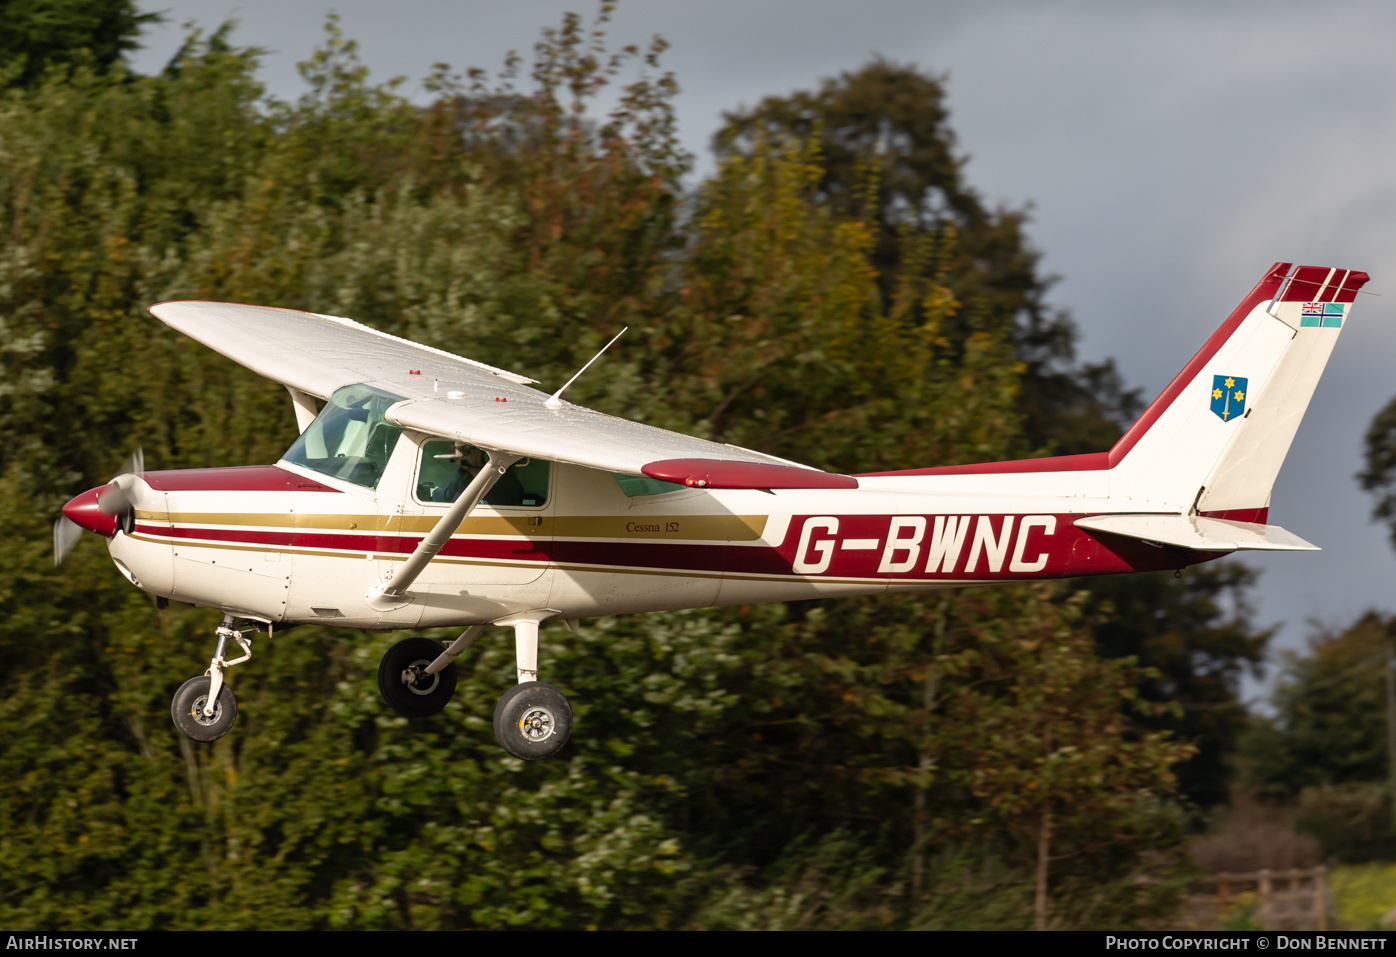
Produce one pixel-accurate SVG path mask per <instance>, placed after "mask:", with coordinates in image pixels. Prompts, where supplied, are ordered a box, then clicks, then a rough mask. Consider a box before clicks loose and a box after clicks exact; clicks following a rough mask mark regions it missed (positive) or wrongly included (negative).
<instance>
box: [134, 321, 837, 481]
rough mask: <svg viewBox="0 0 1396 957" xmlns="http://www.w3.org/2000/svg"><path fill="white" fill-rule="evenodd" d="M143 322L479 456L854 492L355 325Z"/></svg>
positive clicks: (815, 473)
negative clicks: (555, 399) (557, 400)
mask: <svg viewBox="0 0 1396 957" xmlns="http://www.w3.org/2000/svg"><path fill="white" fill-rule="evenodd" d="M150 313H151V315H153V316H155V318H157V319H159V320H160V321H161V322H163V323H165V324H166V325H167V326H169V327H170V328H172V329H175V330H177V331H179V332H182V333H184V334H185V335H187V336H189V337H190V338H191V339H194V340H195V341H197V342H200V343H202V344H203V345H206V346H208V347H209V348H210V349H212V350H213V351H215V352H218V353H220V354H222V355H224V356H227V357H228V358H229V359H232V360H233V361H234V362H237V363H239V364H240V365H243V366H246V367H247V368H248V369H251V370H252V371H253V372H256V373H258V374H260V375H263V376H266V377H267V378H268V379H272V380H274V381H276V382H279V383H281V384H282V385H284V386H287V387H288V388H291V389H295V390H298V391H301V392H305V393H309V394H310V395H314V396H317V397H319V398H321V399H327V398H329V396H330V395H331V394H332V393H333V392H334V391H335V390H336V389H339V388H342V387H343V386H346V385H355V384H360V383H362V384H365V385H369V386H373V387H374V388H378V389H382V390H383V391H385V392H390V393H393V394H394V395H400V396H402V397H403V400H404V401H402V402H399V403H397V404H395V405H393V406H392V407H391V408H390V409H389V410H388V413H387V418H388V420H389V421H390V422H393V423H394V424H396V425H399V426H402V427H403V428H408V429H415V430H418V431H422V432H428V433H431V434H433V435H441V436H446V437H449V438H453V439H459V440H461V441H463V442H468V443H470V444H471V445H476V446H479V447H481V448H485V449H495V450H500V451H506V452H512V453H516V454H518V455H525V456H537V457H538V458H543V459H550V460H552V461H556V462H568V463H571V464H574V465H582V466H586V467H587V468H595V469H604V470H607V471H612V472H621V473H626V474H630V475H648V476H650V477H651V478H657V479H662V480H664V481H669V482H679V483H684V484H687V485H692V486H697V487H704V488H765V489H771V488H856V487H857V484H858V482H857V480H856V479H854V478H851V477H848V476H843V475H833V474H830V473H828V472H823V471H820V470H818V469H813V468H808V467H806V466H801V465H797V464H795V463H793V462H787V461H785V460H784V459H778V458H775V457H774V456H769V455H763V454H762V453H760V452H753V451H751V450H749V449H743V448H738V447H737V446H733V445H722V444H720V443H717V442H710V441H707V440H705V439H698V438H694V437H692V436H688V435H681V434H679V433H677V432H670V431H668V430H666V429H660V428H656V427H654V426H650V425H644V424H642V423H639V422H631V421H629V420H627V419H619V418H616V417H615V416H610V415H605V414H604V413H601V412H596V411H593V410H591V409H587V408H584V407H582V406H579V405H573V404H572V403H570V402H562V403H561V405H560V406H558V407H555V408H550V407H549V406H548V405H546V404H545V402H546V400H547V398H548V397H547V396H546V395H545V394H543V393H542V392H540V391H538V390H537V389H532V388H530V387H529V384H530V383H533V382H536V381H537V380H535V379H530V378H528V377H527V376H522V375H517V374H515V373H513V372H508V371H506V370H504V369H497V368H495V367H494V366H489V365H485V364H484V363H481V362H475V361H473V360H471V359H465V358H462V357H460V356H456V355H452V354H451V353H449V352H443V351H442V350H440V349H433V348H431V347H429V346H423V345H419V344H417V343H415V342H411V341H409V340H407V339H401V338H399V337H397V336H392V335H388V334H387V333H385V332H379V331H378V330H376V329H372V328H370V327H368V326H365V325H362V324H361V323H357V322H354V321H353V320H352V319H342V318H339V317H336V316H325V315H320V314H318V313H312V312H301V311H299V310H295V309H281V308H276V307H271V306H249V305H239V304H236V303H225V302H163V303H159V304H158V305H154V306H151V307H150Z"/></svg>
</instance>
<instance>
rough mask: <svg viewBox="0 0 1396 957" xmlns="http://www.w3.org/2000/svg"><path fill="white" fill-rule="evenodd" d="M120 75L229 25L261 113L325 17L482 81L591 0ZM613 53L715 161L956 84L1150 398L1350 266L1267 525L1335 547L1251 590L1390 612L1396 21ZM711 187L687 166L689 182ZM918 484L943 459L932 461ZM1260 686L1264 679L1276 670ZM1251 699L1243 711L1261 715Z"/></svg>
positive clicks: (1266, 14)
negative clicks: (912, 72)
mask: <svg viewBox="0 0 1396 957" xmlns="http://www.w3.org/2000/svg"><path fill="white" fill-rule="evenodd" d="M140 6H141V7H142V8H143V9H145V10H161V11H165V12H166V15H167V18H168V20H167V23H166V24H165V25H163V26H161V27H156V28H153V29H151V30H150V31H148V32H147V34H146V36H145V44H146V47H145V49H144V50H142V51H141V52H140V53H138V54H137V55H136V57H135V63H136V66H137V68H138V69H142V70H147V71H154V70H157V69H159V68H160V67H161V66H163V65H164V64H165V62H166V61H167V60H168V59H169V57H170V55H171V54H172V53H173V52H174V50H175V49H176V47H177V46H178V44H179V41H180V39H181V37H182V36H183V32H184V31H183V24H184V23H185V22H186V21H190V20H192V21H196V22H198V23H199V24H200V25H202V26H205V27H213V26H216V25H217V24H219V23H221V22H223V21H224V20H227V19H230V18H233V19H237V20H239V21H240V24H241V26H240V28H239V29H238V31H237V32H236V33H235V34H234V40H235V41H236V42H238V43H240V44H245V45H254V46H260V47H264V48H265V49H266V50H267V51H268V54H267V56H266V58H265V61H264V64H265V65H264V71H263V78H264V81H265V82H266V84H267V86H268V89H269V91H270V92H271V93H273V94H274V95H277V96H280V97H283V98H293V97H295V96H297V95H299V93H300V92H301V91H302V90H303V87H302V85H301V83H300V80H299V77H298V75H297V73H296V70H295V64H296V62H297V61H299V60H302V59H304V58H305V57H306V56H307V54H308V53H309V52H310V51H311V50H312V49H313V48H314V47H315V46H316V45H317V44H319V43H320V42H321V38H322V36H323V25H324V21H325V16H326V14H327V13H328V12H329V11H331V10H336V11H338V12H339V14H340V15H341V17H342V23H343V29H344V32H345V33H346V35H347V36H349V37H351V38H354V39H357V40H358V41H359V43H360V47H361V53H362V56H363V59H364V61H365V63H367V65H368V66H369V67H370V68H371V70H372V72H373V76H374V77H376V78H379V79H386V78H388V77H391V76H397V75H401V76H405V77H408V78H409V81H410V82H409V83H408V85H407V86H406V87H405V88H404V92H408V93H409V94H412V95H415V96H417V97H422V96H423V94H422V92H421V87H420V83H419V82H418V81H419V80H420V79H421V78H422V77H423V76H425V75H426V74H427V72H428V70H429V68H430V66H431V64H433V63H436V62H446V63H450V64H452V65H453V66H455V67H458V68H463V67H467V66H482V67H487V68H494V67H497V66H498V65H499V64H500V63H501V61H502V60H503V58H504V55H505V53H506V52H507V51H509V50H511V49H516V50H519V51H520V52H522V53H524V54H527V53H528V52H529V51H530V49H531V47H532V44H533V42H534V40H535V39H536V38H537V36H538V31H539V29H540V28H542V27H543V26H546V25H554V24H557V23H558V22H560V19H561V15H562V13H563V12H564V11H566V10H569V9H571V10H576V11H578V12H581V13H583V14H586V15H588V16H590V14H591V13H592V12H593V10H594V5H592V4H591V3H589V2H583V0H573V2H570V3H566V2H554V0H513V2H505V0H455V2H447V0H395V2H393V3H385V2H367V0H353V2H346V0H341V2H338V3H327V2H322V0H297V2H295V3H286V2H285V0H279V2H270V0H241V2H231V0H184V2H171V0H166V2H149V0H140ZM611 34H612V36H613V37H614V39H615V40H616V41H617V42H618V43H626V42H640V43H643V42H646V41H647V40H648V39H649V37H651V36H652V35H654V34H660V35H662V36H664V37H665V38H666V39H667V40H668V41H669V42H670V43H671V44H672V47H671V49H670V51H669V52H668V53H667V54H666V55H665V64H666V65H667V67H668V68H669V69H672V70H673V71H674V72H675V74H676V75H677V78H678V81H679V83H680V85H681V87H682V89H683V93H682V95H681V97H680V99H679V119H680V123H681V129H682V135H683V138H684V141H685V142H686V143H687V145H688V147H689V149H690V150H692V151H693V152H695V153H698V154H700V156H702V154H705V152H706V144H707V142H708V138H709V137H710V135H711V134H712V132H713V131H714V130H715V129H716V127H717V125H718V123H719V122H720V116H721V113H722V111H724V110H730V109H733V108H734V107H736V106H738V105H740V104H752V103H755V102H756V101H757V100H759V99H760V98H761V97H763V96H765V95H768V94H773V93H774V94H780V93H787V92H790V91H792V90H796V89H804V88H809V87H811V86H813V85H815V84H816V83H817V82H818V81H819V80H820V79H821V78H823V77H827V76H832V75H835V74H837V73H838V72H840V71H842V70H852V69H856V68H857V67H859V66H860V65H862V64H863V63H865V62H866V61H867V60H868V59H869V58H870V57H872V56H873V55H874V54H881V55H883V56H885V57H887V58H889V59H893V60H896V61H899V62H906V63H914V64H916V65H918V66H920V67H922V68H924V69H926V70H928V71H931V72H934V73H937V74H946V75H947V76H948V82H947V85H948V90H949V105H950V108H951V111H952V120H951V122H952V125H953V127H954V129H955V130H956V131H957V133H958V136H959V143H960V149H961V151H962V153H963V154H965V155H966V156H968V157H969V163H968V166H967V170H966V174H967V177H968V180H969V182H970V183H971V184H973V185H974V186H975V187H976V188H977V189H979V191H980V192H981V193H982V194H983V195H984V196H985V197H986V198H987V199H988V200H989V201H990V202H991V203H1002V204H1007V205H1009V206H1022V205H1024V204H1026V203H1031V204H1032V207H1033V210H1034V214H1033V224H1032V226H1031V229H1030V232H1031V236H1032V238H1033V241H1034V242H1035V243H1036V245H1037V246H1038V247H1039V248H1040V249H1041V250H1042V252H1043V262H1044V264H1045V268H1046V271H1048V272H1049V273H1053V274H1056V275H1058V276H1060V277H1061V281H1060V282H1059V284H1058V285H1057V286H1056V287H1055V290H1054V292H1053V295H1052V301H1053V302H1054V303H1055V304H1056V305H1057V306H1060V307H1062V308H1065V309H1067V310H1069V311H1070V312H1071V314H1072V315H1073V316H1074V317H1075V319H1076V322H1077V324H1078V325H1079V327H1080V330H1081V341H1080V344H1079V345H1080V353H1081V355H1082V357H1083V358H1087V359H1100V358H1104V357H1106V356H1113V357H1114V358H1115V359H1116V361H1117V362H1118V363H1119V365H1120V368H1121V370H1122V371H1123V373H1124V375H1125V377H1126V379H1127V381H1128V382H1129V383H1130V384H1132V385H1137V386H1142V387H1143V388H1144V390H1145V392H1146V393H1147V395H1148V398H1152V397H1153V395H1155V394H1156V393H1157V392H1158V391H1159V390H1160V389H1162V388H1163V386H1164V385H1166V384H1167V383H1168V380H1169V379H1171V378H1172V376H1173V375H1174V373H1176V372H1177V371H1178V370H1179V369H1180V368H1182V366H1183V364H1184V363H1185V362H1186V361H1187V359H1188V358H1189V357H1190V356H1191V355H1192V353H1193V352H1194V351H1196V349H1197V348H1198V347H1199V346H1200V345H1201V344H1202V342H1203V341H1204V340H1205V339H1206V338H1207V336H1208V335H1209V334H1210V333H1211V332H1212V330H1213V329H1215V328H1216V326H1217V325H1219V324H1220V322H1221V321H1222V319H1224V318H1225V317H1226V315H1227V314H1228V313H1229V312H1230V311H1231V309H1232V307H1233V306H1235V304H1236V303H1237V302H1238V301H1239V300H1240V298H1241V297H1242V296H1243V295H1244V294H1245V293H1246V292H1247V291H1248V290H1249V289H1250V287H1251V286H1252V285H1253V284H1254V283H1255V282H1256V281H1257V280H1258V279H1259V278H1260V276H1261V275H1262V273H1263V272H1264V270H1265V269H1266V268H1267V267H1268V266H1269V265H1270V264H1271V263H1273V262H1275V261H1276V260H1287V261H1294V262H1298V263H1312V264H1316V265H1332V266H1339V267H1348V268H1357V269H1365V270H1367V271H1368V272H1369V273H1371V274H1372V276H1373V282H1372V283H1371V284H1370V285H1369V286H1368V289H1369V290H1370V291H1372V292H1374V293H1377V294H1379V296H1385V298H1379V297H1378V296H1359V297H1358V298H1359V302H1358V303H1357V304H1356V307H1355V310H1354V314H1353V316H1352V318H1351V320H1350V321H1349V323H1348V326H1347V328H1346V329H1345V331H1344V333H1343V336H1342V339H1341V340H1340V341H1339V343H1338V346H1337V349H1336V351H1335V352H1334V355H1333V359H1332V361H1331V362H1330V364H1329V366H1328V371H1327V373H1326V374H1325V376H1324V379H1323V381H1322V382H1321V383H1320V385H1319V389H1318V393H1317V395H1316V396H1315V399H1314V402H1313V404H1312V405H1311V406H1310V409H1309V413H1308V415H1307V417H1306V418H1305V421H1304V424H1303V426H1302V427H1301V429H1300V431H1299V435H1298V437H1297V439H1296V440H1295V443H1294V447H1293V448H1292V449H1291V451H1290V456H1289V460H1288V462H1287V463H1286V466H1285V469H1284V470H1283V471H1282V472H1281V473H1280V478H1279V482H1278V484H1277V485H1276V487H1275V491H1274V496H1273V499H1272V503H1271V511H1270V520H1271V521H1272V522H1274V523H1276V524H1279V525H1283V526H1284V527H1286V528H1288V529H1290V530H1291V531H1293V532H1295V533H1297V534H1299V535H1301V536H1303V537H1304V538H1307V539H1309V540H1310V541H1313V542H1315V543H1316V544H1319V545H1321V546H1323V548H1324V551H1323V552H1322V553H1318V554H1301V555H1278V556H1271V557H1266V558H1263V559H1260V560H1257V561H1254V562H1253V564H1254V565H1256V566H1257V567H1259V568H1262V569H1263V574H1262V575H1261V579H1260V585H1259V587H1258V589H1257V591H1256V593H1255V604H1256V606H1257V612H1258V617H1259V619H1260V620H1261V621H1262V622H1265V623H1267V624H1275V625H1279V626H1281V630H1280V632H1279V635H1278V638H1277V640H1276V642H1275V644H1276V646H1277V647H1282V648H1283V647H1288V648H1297V647H1302V646H1303V644H1304V641H1305V639H1306V637H1307V636H1308V635H1309V634H1310V633H1311V626H1310V625H1309V624H1308V623H1307V622H1309V621H1311V620H1313V621H1317V622H1320V623H1321V624H1322V625H1323V626H1325V627H1329V628H1339V627H1342V626H1343V625H1345V624H1346V623H1348V622H1350V621H1351V620H1352V619H1353V618H1354V617H1356V616H1357V615H1358V614H1360V613H1361V612H1362V611H1364V610H1365V609H1367V608H1378V609H1381V610H1385V611H1390V610H1392V609H1394V608H1396V596H1393V595H1392V585H1393V583H1396V558H1394V557H1393V553H1392V550H1391V549H1390V547H1389V546H1388V544H1387V541H1386V535H1385V532H1384V530H1383V529H1382V528H1379V527H1377V526H1374V525H1372V524H1371V522H1370V521H1369V519H1368V513H1369V509H1370V500H1369V499H1368V498H1367V496H1366V495H1365V494H1364V493H1363V492H1362V491H1361V490H1360V489H1359V488H1358V486H1357V484H1356V482H1355V481H1354V480H1353V478H1352V476H1353V474H1354V473H1355V472H1357V471H1358V469H1359V468H1360V467H1361V461H1360V453H1361V440H1362V434H1363V432H1364V430H1365V429H1366V426H1367V424H1368V422H1369V421H1370V420H1371V418H1372V416H1373V414H1374V413H1375V412H1376V411H1377V410H1378V409H1379V408H1380V407H1381V406H1382V405H1383V404H1384V403H1385V402H1386V401H1387V399H1389V398H1390V397H1391V396H1392V395H1393V394H1396V375H1393V374H1392V360H1393V357H1396V315H1394V314H1393V313H1396V284H1390V283H1388V282H1386V280H1388V279H1389V278H1390V277H1393V276H1396V263H1393V262H1392V260H1393V259H1396V216H1393V213H1396V164H1393V162H1392V159H1391V158H1392V156H1393V147H1394V146H1396V56H1393V55H1392V52H1391V41H1392V40H1393V38H1396V4H1381V3H1362V2H1352V3H1342V2H1329V3H1323V4H1317V3H1285V2H1273V0H1272V2H1268V3H1246V2H1237V0H1232V2H1230V3H1227V4H1214V3H1203V2H1197V3H1187V2H1177V3H1172V4H1167V5H1164V4H1147V5H1146V4H1120V3H1106V2H1100V3H1051V2H1025V3H1014V2H1007V0H1005V2H984V0H979V2H973V3H969V2H954V3H935V2H928V0H858V2H856V3H855V2H848V0H846V2H827V0H761V2H752V0H741V2H734V0H704V2H702V3H694V2H692V0H685V2H679V0H631V2H628V3H626V2H623V3H622V4H621V6H620V8H619V9H618V11H617V13H616V16H615V19H614V23H613V27H612V30H611ZM700 168H701V167H700ZM926 464H928V465H931V464H935V463H926ZM1271 670H1272V675H1273V671H1274V669H1273V668H1272V669H1271ZM1255 691H1256V689H1255V688H1254V687H1251V688H1250V693H1252V694H1254V693H1255Z"/></svg>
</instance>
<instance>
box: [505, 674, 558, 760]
mask: <svg viewBox="0 0 1396 957" xmlns="http://www.w3.org/2000/svg"><path fill="white" fill-rule="evenodd" d="M571 733H572V706H571V705H570V704H568V703H567V699H566V698H565V697H563V694H562V692H561V691H558V690H557V689H556V688H554V687H553V686H552V685H550V684H547V683H546V682H543V681H525V682H524V683H523V684H518V685H514V687H512V688H510V689H509V690H508V691H506V692H504V694H503V696H502V697H500V699H499V704H497V705H495V709H494V736H495V737H496V738H497V739H499V746H500V747H501V748H503V749H504V750H505V751H508V752H509V753H510V754H512V755H513V756H514V757H516V758H523V759H524V760H525V761H537V760H539V759H541V758H550V757H552V756H553V755H554V754H557V753H558V752H559V751H561V750H562V746H563V745H564V744H566V743H567V738H568V736H569V735H571Z"/></svg>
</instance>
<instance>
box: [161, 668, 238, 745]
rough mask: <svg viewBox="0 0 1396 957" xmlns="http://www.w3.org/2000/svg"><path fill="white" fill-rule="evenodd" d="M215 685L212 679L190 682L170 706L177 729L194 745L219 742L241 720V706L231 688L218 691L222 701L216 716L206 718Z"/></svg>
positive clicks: (195, 679) (200, 676)
mask: <svg viewBox="0 0 1396 957" xmlns="http://www.w3.org/2000/svg"><path fill="white" fill-rule="evenodd" d="M212 683H213V681H212V679H211V678H209V676H208V675H199V677H197V678H190V679H189V680H188V681H186V682H184V684H182V685H180V686H179V690H178V691H176V692H175V696H174V701H173V702H171V704H170V717H172V718H173V719H174V724H175V727H176V728H178V729H179V733H180V734H182V735H184V736H185V737H186V738H188V739H190V740H191V741H217V740H218V739H219V738H221V737H223V735H225V734H227V733H228V732H229V731H230V730H232V727H233V722H234V721H236V720H237V716H238V703H237V701H236V700H234V698H233V693H232V692H231V691H229V690H228V686H227V685H224V686H223V687H222V688H220V689H218V701H217V702H216V703H215V704H214V706H213V714H212V716H209V715H205V714H204V706H205V705H206V704H207V703H208V691H209V687H210V685H212Z"/></svg>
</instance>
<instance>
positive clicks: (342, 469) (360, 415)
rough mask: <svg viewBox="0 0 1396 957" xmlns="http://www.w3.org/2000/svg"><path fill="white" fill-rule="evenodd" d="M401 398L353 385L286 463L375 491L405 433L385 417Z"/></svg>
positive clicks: (338, 396) (300, 440)
mask: <svg viewBox="0 0 1396 957" xmlns="http://www.w3.org/2000/svg"><path fill="white" fill-rule="evenodd" d="M401 401H402V397H401V396H396V395H392V394H391V393H388V392H381V391H379V390H378V389H371V388H369V387H368V386H366V385H348V386H345V387H344V388H342V389H339V390H337V391H336V392H335V393H334V395H332V396H330V399H329V401H328V402H326V403H325V407H324V408H323V409H321V410H320V414H319V415H317V416H316V417H315V421H314V422H312V423H310V427H309V428H307V429H306V430H305V431H304V432H302V433H301V435H300V438H298V439H296V441H295V443H294V444H293V445H292V446H291V448H290V449H288V450H287V452H286V454H285V455H284V456H283V457H282V458H283V459H284V460H285V461H287V462H292V463H294V464H296V465H300V466H303V467H305V468H308V469H311V470H312V471H315V472H319V473H321V474H322V475H328V476H330V477H331V478H337V479H342V480H343V481H345V482H352V483H353V484H355V485H360V486H362V487H364V488H368V489H376V488H377V487H378V481H379V479H381V478H382V477H383V470H384V469H385V468H387V467H388V458H389V457H390V456H391V455H392V454H393V448H394V447H395V446H396V445H397V439H398V436H399V435H401V434H402V430H401V429H399V428H398V427H397V426H395V425H392V424H390V423H389V422H388V420H387V419H385V418H384V413H386V412H387V411H388V407H389V406H391V405H392V404H393V403H395V402H401Z"/></svg>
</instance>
